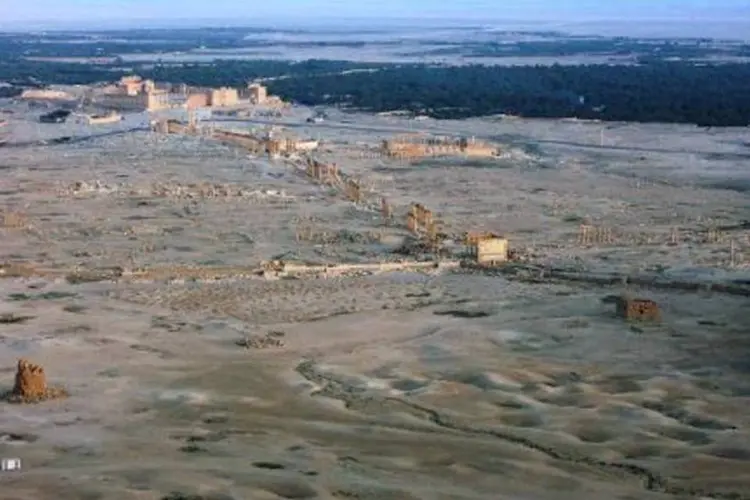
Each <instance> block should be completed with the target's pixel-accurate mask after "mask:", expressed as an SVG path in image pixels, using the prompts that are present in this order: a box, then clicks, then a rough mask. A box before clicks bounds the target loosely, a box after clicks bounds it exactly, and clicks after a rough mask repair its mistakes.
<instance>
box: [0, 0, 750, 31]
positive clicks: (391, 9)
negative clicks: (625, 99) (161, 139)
mask: <svg viewBox="0 0 750 500" xmlns="http://www.w3.org/2000/svg"><path fill="white" fill-rule="evenodd" d="M394 18H401V19H405V20H407V19H411V20H429V21H433V22H434V21H451V20H462V21H464V22H465V21H471V20H475V21H482V22H496V21H503V20H522V21H525V22H534V21H547V22H549V21H559V22H570V21H593V20H596V19H601V20H622V21H627V20H654V21H662V22H663V21H670V20H674V21H703V20H708V21H719V20H726V21H728V22H729V21H733V20H736V19H738V18H745V20H747V19H750V2H747V1H746V0H713V1H712V0H661V1H659V2H654V1H653V0H652V1H648V0H621V1H620V2H618V3H617V4H616V5H610V4H609V2H605V3H604V5H603V4H602V2H599V1H595V0H578V1H570V0H526V1H522V0H508V1H505V2H497V1H492V0H461V1H459V2H452V3H448V2H434V1H429V0H410V1H409V2H408V3H404V2H403V1H402V0H359V1H358V2H344V1H341V0H276V1H275V2H270V3H266V4H253V5H249V4H248V3H245V2H240V1H238V0H212V1H211V2H204V1H202V0H181V1H177V0H95V1H94V0H63V1H60V0H29V1H26V2H13V3H12V4H10V5H6V6H5V8H4V9H3V19H2V20H1V21H0V25H5V26H7V25H18V26H19V27H21V26H23V25H37V24H45V25H51V26H52V25H68V24H71V23H74V24H80V25H91V24H97V23H102V24H128V23H135V24H141V23H144V22H148V23H149V24H151V23H154V22H156V23H162V22H165V23H167V24H174V23H175V22H176V23H179V24H183V23H199V24H200V23H201V22H211V23H213V22H217V21H218V22H230V21H231V22H232V23H268V22H277V23H282V24H286V23H287V22H297V23H298V22H301V21H307V22H316V21H325V20H326V19H330V20H333V19H357V20H361V21H368V20H372V21H374V20H387V19H394Z"/></svg>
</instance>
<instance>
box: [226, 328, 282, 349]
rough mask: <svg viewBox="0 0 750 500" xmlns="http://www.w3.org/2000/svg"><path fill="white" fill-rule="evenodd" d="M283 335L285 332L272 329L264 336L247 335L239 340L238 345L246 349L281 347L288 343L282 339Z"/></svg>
mask: <svg viewBox="0 0 750 500" xmlns="http://www.w3.org/2000/svg"><path fill="white" fill-rule="evenodd" d="M283 337H284V332H278V331H272V332H268V333H267V334H266V335H263V336H260V335H253V336H245V337H244V338H243V339H242V340H239V341H237V345H238V346H240V347H244V348H245V349H267V348H281V347H284V346H285V345H286V344H285V342H284V341H283V340H282V338H283Z"/></svg>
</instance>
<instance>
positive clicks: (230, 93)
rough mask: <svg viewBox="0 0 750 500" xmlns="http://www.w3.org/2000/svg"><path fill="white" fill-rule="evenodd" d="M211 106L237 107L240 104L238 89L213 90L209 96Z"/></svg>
mask: <svg viewBox="0 0 750 500" xmlns="http://www.w3.org/2000/svg"><path fill="white" fill-rule="evenodd" d="M208 100H209V105H210V106H214V107H223V106H236V105H237V103H238V102H239V95H238V94H237V89H233V88H229V87H221V88H218V89H213V90H211V92H210V94H209V98H208Z"/></svg>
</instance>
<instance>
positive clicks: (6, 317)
mask: <svg viewBox="0 0 750 500" xmlns="http://www.w3.org/2000/svg"><path fill="white" fill-rule="evenodd" d="M30 319H34V316H21V315H19V314H15V313H3V314H0V324H2V325H15V324H18V323H25V322H27V321H29V320H30Z"/></svg>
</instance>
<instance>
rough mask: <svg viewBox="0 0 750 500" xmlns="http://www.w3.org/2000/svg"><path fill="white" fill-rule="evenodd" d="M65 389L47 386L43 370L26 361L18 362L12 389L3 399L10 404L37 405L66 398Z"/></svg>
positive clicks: (20, 360)
mask: <svg viewBox="0 0 750 500" xmlns="http://www.w3.org/2000/svg"><path fill="white" fill-rule="evenodd" d="M67 396H68V393H67V392H66V391H65V389H62V388H59V387H49V386H47V377H46V375H45V373H44V368H42V367H41V366H40V365H36V364H34V363H31V362H29V361H28V360H26V359H19V360H18V368H17V370H16V380H15V384H14V386H13V389H12V390H11V391H10V392H9V393H7V394H5V396H4V397H3V399H5V400H6V401H8V402H10V403H27V404H28V403H39V402H42V401H47V400H50V399H58V398H64V397H67Z"/></svg>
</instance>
